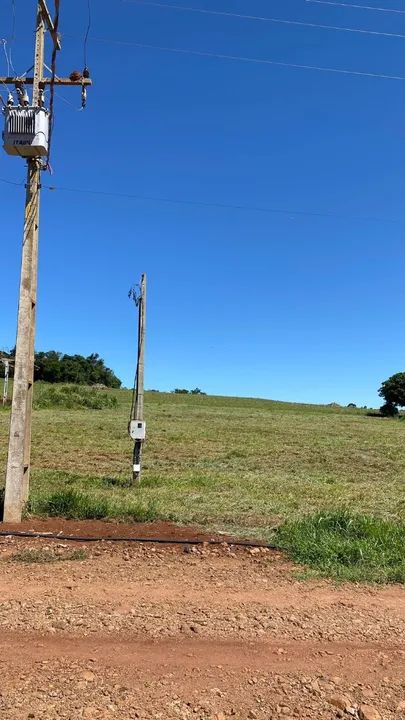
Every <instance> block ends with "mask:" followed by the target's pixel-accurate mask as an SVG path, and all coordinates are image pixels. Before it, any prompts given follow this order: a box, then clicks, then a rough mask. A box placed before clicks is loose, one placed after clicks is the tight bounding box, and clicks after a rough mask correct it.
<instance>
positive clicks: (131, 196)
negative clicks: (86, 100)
mask: <svg viewBox="0 0 405 720" xmlns="http://www.w3.org/2000/svg"><path fill="white" fill-rule="evenodd" d="M0 182H3V183H7V184H8V185H15V186H18V187H21V186H22V185H24V182H25V181H24V180H23V181H21V182H20V183H18V182H14V181H12V180H6V179H5V178H0ZM41 187H42V188H43V189H44V190H49V191H51V192H55V191H59V192H68V193H76V194H78V195H95V196H101V197H111V198H123V199H127V200H137V201H140V202H150V203H161V204H164V205H181V206H186V207H199V208H213V209H218V210H237V211H245V212H255V213H263V214H266V215H282V216H286V217H289V218H290V219H295V218H296V217H304V218H305V217H309V218H311V217H312V218H326V219H332V220H349V221H355V222H373V223H389V224H398V223H399V222H400V220H399V219H398V218H389V217H376V216H366V215H349V214H345V213H338V212H332V211H324V212H317V211H313V212H312V211H310V210H294V209H284V208H269V207H264V206H260V205H244V204H237V203H220V202H208V201H205V200H187V199H185V198H169V197H158V196H153V195H140V194H136V193H123V192H114V191H108V190H90V189H83V188H75V187H63V186H55V185H44V184H42V185H41Z"/></svg>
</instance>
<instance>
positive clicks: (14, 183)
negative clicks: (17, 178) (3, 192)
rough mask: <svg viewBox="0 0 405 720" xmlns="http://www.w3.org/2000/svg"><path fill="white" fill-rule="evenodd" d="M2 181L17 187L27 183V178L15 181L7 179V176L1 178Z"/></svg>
mask: <svg viewBox="0 0 405 720" xmlns="http://www.w3.org/2000/svg"><path fill="white" fill-rule="evenodd" d="M0 182H2V183H6V184H7V185H16V186H17V187H22V186H23V185H24V183H25V180H21V182H14V181H13V180H6V179H5V178H0Z"/></svg>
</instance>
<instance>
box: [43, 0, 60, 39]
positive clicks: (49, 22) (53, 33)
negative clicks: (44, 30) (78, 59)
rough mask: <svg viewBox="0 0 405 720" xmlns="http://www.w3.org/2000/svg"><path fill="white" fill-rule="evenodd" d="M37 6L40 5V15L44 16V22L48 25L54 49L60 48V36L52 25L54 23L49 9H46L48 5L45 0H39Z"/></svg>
mask: <svg viewBox="0 0 405 720" xmlns="http://www.w3.org/2000/svg"><path fill="white" fill-rule="evenodd" d="M39 6H40V9H41V11H42V17H43V18H44V20H45V22H46V24H47V26H48V30H49V32H50V34H51V36H52V40H53V44H54V45H55V46H56V49H57V50H62V45H61V42H60V37H59V35H58V34H57V32H56V31H55V26H54V24H53V20H52V18H51V15H50V12H49V10H48V6H47V4H46V0H39Z"/></svg>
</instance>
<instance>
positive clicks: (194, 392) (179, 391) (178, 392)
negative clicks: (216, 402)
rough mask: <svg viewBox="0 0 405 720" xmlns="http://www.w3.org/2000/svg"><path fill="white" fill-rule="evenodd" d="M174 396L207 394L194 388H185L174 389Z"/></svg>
mask: <svg viewBox="0 0 405 720" xmlns="http://www.w3.org/2000/svg"><path fill="white" fill-rule="evenodd" d="M172 392H173V393H174V394H175V395H206V394H207V393H205V392H203V391H202V390H200V388H198V387H197V388H194V390H186V389H185V388H175V389H174V390H172Z"/></svg>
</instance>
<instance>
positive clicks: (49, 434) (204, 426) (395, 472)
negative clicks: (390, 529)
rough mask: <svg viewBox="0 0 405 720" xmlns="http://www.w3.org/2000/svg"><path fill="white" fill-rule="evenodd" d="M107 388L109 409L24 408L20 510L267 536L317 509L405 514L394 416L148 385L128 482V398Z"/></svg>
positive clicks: (0, 428) (400, 440)
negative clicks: (25, 485)
mask: <svg viewBox="0 0 405 720" xmlns="http://www.w3.org/2000/svg"><path fill="white" fill-rule="evenodd" d="M110 392H111V395H112V396H113V397H116V398H117V401H118V404H117V407H115V408H107V409H103V410H99V411H98V410H88V409H81V410H65V409H60V408H59V409H51V408H50V409H42V410H36V411H35V412H34V416H33V452H32V483H31V495H30V505H29V510H30V512H32V513H37V514H52V515H58V514H62V515H65V516H67V517H82V518H86V517H106V516H107V517H110V518H120V519H125V518H127V519H131V520H144V521H145V520H153V519H167V520H173V521H175V522H178V523H182V524H198V525H202V526H205V527H207V528H209V529H210V530H222V531H226V532H230V533H233V534H236V535H238V536H243V537H249V538H260V539H263V540H273V541H274V538H275V535H274V528H275V527H277V526H279V525H280V524H282V523H284V522H285V521H288V522H289V523H291V522H294V523H296V522H299V523H300V521H301V520H302V519H303V518H306V517H307V516H315V515H317V514H318V513H322V514H325V513H333V512H337V513H338V514H340V513H341V512H342V510H343V511H347V512H349V513H350V514H351V515H362V516H365V515H368V516H376V517H377V518H382V519H384V520H387V521H391V522H392V523H393V524H394V525H396V524H397V523H398V522H403V521H404V519H405V492H404V491H405V442H404V441H405V422H404V421H402V420H390V419H387V420H386V419H379V418H373V417H367V416H366V413H365V411H361V410H356V409H345V408H339V407H329V406H311V405H295V404H289V403H279V402H271V401H266V400H254V399H241V398H221V397H208V396H201V397H200V396H183V395H172V394H161V393H147V395H146V400H145V412H146V420H147V435H148V439H147V443H146V445H145V448H144V463H143V478H142V483H141V486H140V487H139V488H129V487H127V482H128V480H129V478H130V475H131V452H132V443H131V441H130V440H129V438H128V436H127V423H128V414H129V408H130V403H131V394H130V392H129V391H124V390H122V391H110ZM8 423H9V412H8V411H2V412H0V476H1V478H3V477H4V471H3V468H4V466H5V460H6V449H7V433H8ZM291 527H292V526H291V525H289V528H290V531H291ZM297 527H298V526H297ZM300 527H302V526H301V525H300ZM336 532H337V531H335V534H336ZM304 534H305V533H304ZM337 534H339V533H337ZM281 541H282V540H281V538H280V542H281ZM399 542H403V540H402V541H401V539H400V540H399ZM284 544H285V546H286V547H287V544H286V542H285V537H284ZM290 551H291V548H290ZM291 552H292V551H291ZM303 561H304V560H303ZM305 562H310V560H308V556H307V559H306V560H305ZM313 562H315V561H313ZM316 564H317V567H320V566H321V565H322V562H320V560H319V558H318V560H316V562H315V565H316ZM335 574H336V573H335Z"/></svg>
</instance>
